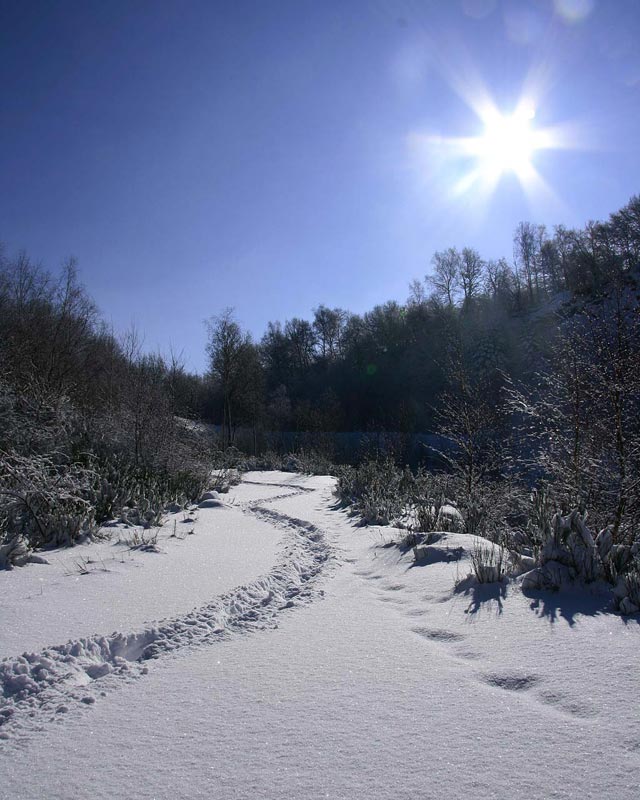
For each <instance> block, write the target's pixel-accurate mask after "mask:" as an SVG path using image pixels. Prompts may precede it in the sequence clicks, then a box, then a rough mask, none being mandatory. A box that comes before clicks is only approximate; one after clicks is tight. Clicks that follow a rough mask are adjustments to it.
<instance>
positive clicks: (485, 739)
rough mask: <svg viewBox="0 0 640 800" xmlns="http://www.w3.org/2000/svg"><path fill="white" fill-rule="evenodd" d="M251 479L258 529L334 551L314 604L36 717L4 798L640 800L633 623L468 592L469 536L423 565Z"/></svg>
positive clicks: (319, 484)
mask: <svg viewBox="0 0 640 800" xmlns="http://www.w3.org/2000/svg"><path fill="white" fill-rule="evenodd" d="M250 480H251V481H255V482H256V483H260V482H263V483H264V484H265V486H264V487H260V486H256V485H254V484H252V483H246V484H245V485H241V486H240V487H237V489H236V490H235V497H236V502H237V504H238V506H239V507H241V508H242V509H245V510H246V511H247V512H248V516H247V519H248V520H250V521H251V523H254V521H255V520H256V516H257V515H259V516H260V518H261V524H263V525H267V524H268V525H276V526H278V530H282V531H283V534H284V535H285V548H286V547H288V546H293V543H297V544H298V545H300V543H301V542H308V544H304V545H302V546H303V548H304V550H305V554H306V555H305V556H304V557H305V558H307V557H310V558H311V563H312V564H313V558H312V557H311V556H310V555H309V553H312V552H313V548H314V547H315V546H316V545H318V546H322V548H323V554H325V555H327V554H329V558H328V559H325V560H323V561H322V563H321V564H320V566H319V569H318V571H317V572H316V573H315V575H313V576H311V577H310V579H309V584H308V585H309V586H311V587H312V591H311V594H310V596H309V597H308V598H306V599H307V601H308V600H312V599H313V600H315V602H303V603H300V604H299V607H298V609H297V610H296V611H295V613H289V611H288V609H278V608H276V607H275V604H274V605H273V607H272V604H271V603H267V604H266V606H265V608H266V609H267V612H266V613H265V617H264V618H262V617H261V615H262V612H263V610H264V609H263V608H262V607H261V606H259V595H256V596H255V597H254V599H253V601H252V602H255V601H257V605H255V606H254V610H255V611H256V612H257V614H258V617H259V618H260V619H259V621H258V620H254V622H257V624H256V625H253V624H250V626H249V627H250V628H251V630H253V631H254V633H253V635H251V636H236V635H234V634H233V633H229V634H226V635H221V636H217V637H216V636H213V637H211V638H206V637H205V638H206V641H207V642H208V643H210V646H205V647H202V646H198V647H191V646H185V647H179V648H178V649H176V650H173V651H172V652H171V653H166V654H165V652H164V651H163V652H162V653H161V656H162V657H159V658H157V659H152V660H150V661H147V662H145V663H144V664H141V665H138V666H141V668H144V667H148V669H149V672H148V674H146V675H145V676H144V677H141V678H140V679H139V680H135V681H126V680H122V678H120V677H118V676H117V675H108V676H106V677H104V678H100V679H97V680H94V681H91V684H90V686H89V688H88V689H87V692H88V694H87V697H90V698H93V699H96V700H97V702H95V703H94V704H90V705H86V706H83V705H82V703H81V702H78V703H75V704H74V702H73V701H69V710H70V711H72V712H73V713H69V714H67V715H64V716H63V718H61V717H60V715H57V717H56V720H53V721H52V719H51V718H50V717H47V716H46V715H43V714H41V713H40V712H37V713H36V719H37V720H38V724H39V725H40V726H41V728H42V730H41V731H38V732H35V731H34V730H33V728H30V729H29V730H28V736H26V738H25V739H24V740H23V741H22V743H21V746H20V749H19V751H18V750H17V749H16V747H15V744H16V743H18V740H17V739H10V740H8V741H7V742H6V743H5V753H4V754H0V759H3V755H6V759H5V760H0V771H1V772H2V773H3V781H2V782H0V797H1V798H6V799H7V800H8V799H9V798H11V800H14V799H15V800H35V798H40V797H42V796H47V797H48V798H52V800H53V799H54V798H58V800H63V799H64V800H67V799H70V798H78V797H91V798H96V799H97V800H99V799H101V798H104V799H105V800H106V798H113V797H132V798H141V799H142V798H144V799H145V800H146V799H148V800H151V798H156V800H161V799H162V800H164V799H165V798H166V800H169V799H170V798H171V800H173V798H184V800H187V798H189V799H190V798H197V797H206V798H213V799H214V800H249V798H251V800H255V799H257V798H268V800H292V799H293V798H296V800H315V799H316V798H326V797H330V798H343V799H344V800H347V799H348V800H352V799H353V798H367V799H368V798H379V800H392V799H393V800H404V799H405V798H406V800H409V798H411V800H415V798H433V800H436V799H437V800H440V798H442V797H452V798H457V797H471V798H474V799H475V798H479V799H481V800H488V799H489V798H501V799H502V800H511V798H526V799H527V800H546V798H552V797H553V798H562V799H563V800H565V799H568V798H576V797H579V798H585V799H589V800H596V798H597V799H598V800H600V798H603V797H615V798H616V800H618V799H619V800H635V798H637V797H638V796H639V792H640V786H639V777H638V776H639V775H640V715H639V714H638V707H637V697H638V696H640V675H639V671H638V668H637V654H638V646H639V645H640V626H639V625H638V623H637V621H636V620H623V619H621V618H620V617H618V616H615V615H611V614H608V613H604V612H603V603H602V601H601V599H600V598H598V597H597V596H589V595H585V594H584V593H575V594H571V593H566V594H558V595H544V594H540V595H538V596H536V597H525V596H523V595H522V594H521V593H520V592H519V591H518V589H517V587H514V586H511V585H510V586H509V587H501V586H485V587H473V586H471V585H469V584H468V583H465V582H464V581H459V580H458V589H457V590H456V589H455V588H454V583H455V582H456V579H460V578H461V577H464V575H465V574H466V571H467V569H468V555H467V550H466V547H468V540H467V539H466V537H462V536H459V535H451V536H449V537H447V539H446V540H443V541H442V542H441V543H439V544H438V546H441V547H442V548H443V553H442V558H441V560H436V561H434V563H430V564H428V565H425V566H415V565H414V564H413V563H412V559H411V556H410V554H404V555H402V554H400V553H399V552H398V550H397V549H395V548H386V547H384V544H385V543H386V541H387V540H388V539H389V538H390V536H391V535H392V532H391V531H389V530H388V529H382V528H357V527H355V524H354V522H353V520H350V519H349V518H348V516H347V515H346V514H345V513H344V512H339V511H336V510H334V509H333V508H332V507H333V506H334V505H335V501H334V500H333V498H332V496H331V489H332V481H331V480H330V479H322V478H301V477H300V476H296V477H291V476H285V475H283V474H281V473H272V474H265V475H252V476H250ZM269 483H270V484H278V485H275V486H267V485H266V484H269ZM293 483H298V484H299V487H304V488H305V489H308V490H310V491H304V492H303V491H302V490H301V488H300V489H299V488H296V487H294V486H293V485H292V484H293ZM262 493H264V494H263V496H267V495H268V496H269V498H270V499H268V500H267V501H263V500H261V499H260V498H261V494H262ZM282 495H285V496H282ZM225 513H227V512H225ZM229 513H230V512H229ZM283 526H285V527H283ZM285 530H286V533H285ZM465 546H466V547H465ZM461 547H462V548H463V551H462V553H460V550H459V548H461ZM307 548H309V552H307ZM451 554H454V556H455V558H458V556H461V557H460V558H459V560H451ZM284 562H285V559H283V560H282V563H283V564H284ZM329 563H330V564H331V565H332V566H331V568H330V569H327V566H328V564H329ZM263 597H264V595H263ZM283 599H284V598H283ZM281 605H285V603H282V604H281ZM269 613H270V614H271V616H269ZM263 623H264V624H263ZM261 628H262V629H261ZM241 630H246V628H243V627H241ZM168 638H169V639H171V638H172V636H169V637H168ZM74 691H75V690H71V691H69V690H67V689H64V690H63V694H65V693H66V694H65V696H66V697H69V696H71V695H73V692H74ZM82 691H85V688H84V687H83V690H82ZM103 693H104V695H105V696H103ZM80 694H81V693H80ZM78 696H79V695H78ZM81 699H82V698H81V697H80V700H81ZM23 731H25V732H27V728H23ZM0 747H1V743H0ZM45 787H46V788H45Z"/></svg>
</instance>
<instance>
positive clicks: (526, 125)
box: [473, 108, 538, 177]
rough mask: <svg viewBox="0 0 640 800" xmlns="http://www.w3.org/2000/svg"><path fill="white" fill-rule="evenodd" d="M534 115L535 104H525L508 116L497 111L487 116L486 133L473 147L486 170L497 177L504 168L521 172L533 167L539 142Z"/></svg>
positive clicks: (505, 170) (508, 170) (507, 170)
mask: <svg viewBox="0 0 640 800" xmlns="http://www.w3.org/2000/svg"><path fill="white" fill-rule="evenodd" d="M534 116H535V112H534V110H533V108H523V109H518V110H517V111H515V112H514V113H513V114H511V115H509V116H505V115H502V114H500V113H495V114H493V115H491V117H490V118H488V119H486V120H485V129H484V133H483V135H482V136H480V137H478V138H477V139H476V140H475V141H474V148H473V149H474V150H475V155H476V156H477V158H478V160H479V161H480V165H481V167H482V168H483V170H486V171H487V172H490V173H492V174H494V175H496V176H497V177H498V176H500V175H502V174H503V173H504V172H515V173H516V174H517V175H522V174H523V173H525V172H526V171H527V170H528V169H529V168H530V166H531V158H532V156H533V153H534V151H535V150H536V149H537V146H538V142H537V141H536V132H535V131H534V130H533V128H532V120H533V117H534Z"/></svg>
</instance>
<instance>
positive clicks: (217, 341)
mask: <svg viewBox="0 0 640 800" xmlns="http://www.w3.org/2000/svg"><path fill="white" fill-rule="evenodd" d="M207 328H208V332H209V340H208V342H207V354H208V355H209V364H210V371H211V375H212V376H213V377H214V378H215V379H216V380H218V382H219V383H220V387H221V390H222V443H223V447H224V448H226V447H228V446H229V445H230V444H232V442H233V430H234V427H235V420H234V413H235V404H236V401H237V400H238V398H239V395H240V392H241V388H242V384H243V367H244V365H245V360H244V354H245V351H246V350H247V348H249V347H251V337H250V336H249V334H247V333H243V332H242V330H241V328H240V326H239V325H238V323H237V322H236V321H235V319H234V317H233V309H232V308H227V309H225V310H224V311H223V312H222V314H219V315H218V316H215V317H212V318H211V319H210V320H209V321H208V322H207Z"/></svg>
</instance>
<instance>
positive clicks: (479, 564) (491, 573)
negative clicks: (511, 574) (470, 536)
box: [471, 539, 506, 583]
mask: <svg viewBox="0 0 640 800" xmlns="http://www.w3.org/2000/svg"><path fill="white" fill-rule="evenodd" d="M471 565H472V567H473V574H474V575H475V576H476V579H477V581H478V583H496V582H498V581H501V580H502V579H503V578H504V576H505V574H506V570H505V549H504V547H502V546H501V545H495V544H492V543H490V542H483V541H482V540H480V539H476V540H475V542H474V545H473V549H472V551H471Z"/></svg>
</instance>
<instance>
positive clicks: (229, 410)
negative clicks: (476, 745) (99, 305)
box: [0, 197, 640, 552]
mask: <svg viewBox="0 0 640 800" xmlns="http://www.w3.org/2000/svg"><path fill="white" fill-rule="evenodd" d="M639 253H640V200H639V199H638V198H637V197H634V198H632V199H631V200H630V202H629V203H628V204H627V205H626V206H625V207H624V208H623V209H621V210H620V211H619V212H617V213H615V214H612V215H611V217H610V219H609V220H608V221H606V222H603V223H589V224H588V225H587V226H586V227H585V228H584V229H583V230H576V231H570V230H567V229H565V228H563V227H561V226H558V227H557V228H556V229H555V230H554V232H553V233H552V234H549V233H548V232H547V231H546V229H545V228H544V227H541V226H537V225H533V224H531V223H521V224H520V225H519V226H518V228H517V230H516V232H515V235H514V254H513V261H512V263H511V264H509V262H508V261H507V260H506V259H500V260H497V261H495V260H494V261H491V260H490V261H485V260H484V259H483V258H482V257H481V255H480V254H479V253H478V252H477V251H476V250H474V249H473V248H470V247H465V248H462V249H461V250H458V249H456V248H453V247H450V248H448V249H444V250H441V251H438V252H437V253H436V254H435V255H434V257H433V260H432V267H433V270H432V272H431V273H430V274H429V275H427V276H426V278H425V279H424V280H422V281H421V280H417V281H414V283H413V284H412V288H411V297H410V298H409V300H408V302H407V303H406V304H400V303H398V302H388V303H385V304H383V305H380V306H377V307H375V308H373V309H372V310H371V311H369V312H367V313H365V314H363V315H361V316H359V315H355V314H351V313H349V312H347V311H345V310H343V309H340V308H330V307H328V306H325V305H320V306H318V307H317V308H316V309H315V310H314V312H313V318H312V319H311V320H305V319H303V318H298V317H295V318H293V319H290V320H286V321H285V322H284V324H282V323H280V322H273V323H270V324H269V326H268V329H267V331H266V333H265V334H264V335H263V337H262V338H261V340H260V341H259V342H255V341H254V340H253V339H252V337H251V336H250V334H249V333H248V332H247V331H244V330H242V328H241V326H240V324H239V323H238V321H237V320H236V318H235V316H234V312H233V310H232V309H227V310H225V311H223V312H222V313H220V314H219V315H218V316H214V317H212V318H211V319H210V321H209V322H208V323H207V324H208V335H209V338H208V345H207V354H208V357H209V369H208V372H207V374H206V375H205V376H197V375H192V374H190V373H188V372H187V371H186V370H185V369H184V368H183V367H182V366H181V364H180V362H179V359H177V358H175V357H173V356H172V357H171V358H169V359H165V358H163V357H162V356H160V355H154V354H150V353H148V352H145V350H144V346H143V341H142V340H141V338H140V337H139V336H138V335H137V334H136V332H135V331H132V332H130V333H129V334H127V335H125V336H124V337H121V338H118V337H116V336H115V335H114V334H113V332H111V331H109V330H108V329H107V328H106V326H105V325H104V323H102V322H101V320H100V316H99V314H98V311H97V309H96V307H95V305H94V304H93V302H92V300H91V298H89V297H88V295H87V294H86V292H85V291H84V289H83V288H82V285H81V284H80V283H79V280H78V276H77V268H76V265H75V263H74V262H73V261H70V262H69V263H67V264H66V265H65V267H64V269H63V270H62V272H61V274H60V276H59V277H54V276H52V275H50V274H48V273H46V272H45V271H44V270H42V269H41V268H40V267H37V266H36V265H34V264H32V263H31V262H30V261H29V259H28V257H27V256H26V255H24V254H18V255H17V256H15V257H9V256H8V255H6V254H3V256H2V262H1V264H0V312H1V313H0V358H1V363H2V370H1V373H0V379H1V382H2V383H1V387H2V428H1V430H0V446H1V447H2V452H3V456H2V457H3V459H4V462H3V463H4V470H3V477H2V481H3V485H2V491H3V492H4V493H3V495H2V497H3V498H4V499H3V500H2V507H3V509H4V512H3V513H4V523H3V525H4V528H3V536H4V540H5V544H7V542H8V541H9V540H10V541H11V542H14V545H15V542H16V541H17V539H16V537H18V536H19V535H21V531H23V532H25V531H31V530H32V528H33V525H34V524H36V522H37V523H38V524H37V525H36V527H38V525H39V524H40V521H41V520H40V519H39V518H38V519H36V517H37V514H36V513H35V508H36V505H37V504H40V507H42V508H45V507H47V508H48V507H49V505H51V504H53V505H55V498H54V495H51V494H49V492H50V491H52V488H51V487H52V485H53V484H55V482H56V481H59V480H61V481H63V482H64V480H66V477H65V476H67V475H69V474H74V475H77V476H79V475H80V474H81V473H80V472H78V470H79V469H80V468H81V469H82V470H85V472H83V473H82V476H83V477H82V480H80V478H78V481H79V483H78V487H79V488H78V498H80V499H81V500H82V502H83V503H86V504H88V505H87V508H91V511H90V513H87V514H86V515H85V517H83V516H82V514H81V513H80V511H79V510H78V509H80V506H81V505H82V503H80V505H78V506H77V508H76V507H74V508H76V511H77V515H79V516H78V518H77V519H75V518H74V519H75V521H73V523H69V524H71V527H72V528H73V530H74V531H75V533H74V534H73V535H71V537H70V538H71V540H73V539H74V537H78V536H82V535H86V534H87V533H89V532H90V531H92V530H93V529H94V528H95V526H96V525H97V524H99V522H100V521H101V519H102V518H103V516H104V514H105V513H106V512H107V510H108V511H109V513H115V512H117V511H118V509H119V508H121V507H124V506H128V505H131V504H135V503H138V504H139V503H141V502H144V504H145V508H146V510H147V511H149V513H150V514H151V510H150V506H152V505H154V504H155V506H157V507H159V506H160V505H161V504H162V503H163V502H167V501H168V498H169V496H172V497H173V496H175V497H178V496H188V495H189V494H190V493H193V492H197V488H198V487H199V486H200V485H201V483H202V481H204V480H205V477H204V476H205V475H206V473H207V469H208V468H210V465H211V463H212V460H215V459H218V460H219V459H220V458H223V457H222V456H221V455H220V453H221V452H225V453H227V455H226V456H224V458H227V459H228V458H232V457H233V458H237V456H232V455H231V453H232V450H233V448H232V446H236V447H240V448H241V449H244V450H245V451H246V453H247V454H250V455H252V456H253V457H256V456H260V455H261V454H262V453H263V452H264V451H265V450H266V449H269V448H271V449H276V450H280V452H281V453H284V452H286V451H288V450H291V449H295V448H296V447H298V448H300V447H303V448H308V447H309V446H310V445H314V446H315V447H316V448H318V447H319V448H321V449H322V451H323V453H324V456H325V458H327V457H328V458H329V459H332V460H333V461H340V460H342V461H352V462H353V461H357V460H358V459H361V458H364V457H366V455H367V453H369V454H370V453H371V452H372V451H371V448H370V447H369V444H368V442H370V441H371V437H372V435H375V436H376V437H377V439H376V447H375V453H377V454H384V451H385V448H387V451H388V452H387V455H389V456H390V457H392V458H394V459H396V461H397V463H398V464H399V465H403V464H405V463H411V465H412V467H413V468H414V469H415V468H417V467H418V466H419V465H420V464H428V465H430V466H431V467H433V466H436V468H437V469H439V470H442V469H444V468H446V467H447V464H448V465H449V467H451V468H452V471H453V475H454V476H455V475H458V476H459V477H460V484H459V489H458V490H457V491H458V502H459V505H460V507H461V508H466V509H468V510H469V514H472V510H473V514H476V515H477V513H478V507H479V506H482V507H484V508H489V507H491V508H492V509H493V511H494V512H496V509H497V508H500V509H502V511H501V512H500V513H503V512H504V513H503V517H504V519H503V521H502V522H500V523H499V522H496V515H495V513H493V517H492V518H491V519H492V520H493V522H492V524H495V525H497V526H498V527H509V525H510V524H512V525H514V524H516V522H517V520H518V519H521V518H522V515H523V514H525V513H526V511H525V509H524V505H526V503H525V501H524V500H522V499H521V500H519V501H517V502H515V501H514V502H513V503H511V501H509V502H506V501H505V502H504V503H498V502H494V501H492V502H491V503H487V502H486V497H485V498H484V499H483V498H482V497H481V495H483V493H484V495H486V496H489V495H490V496H491V497H493V498H494V500H495V498H496V497H498V496H502V497H503V498H504V497H506V496H507V495H508V496H509V497H511V495H510V494H509V492H507V491H506V489H505V490H504V491H502V493H501V492H500V487H503V489H504V487H507V486H509V487H512V486H513V485H514V484H516V483H517V484H519V485H520V486H521V488H522V491H523V492H524V493H525V495H526V493H527V492H528V491H529V489H531V488H532V487H534V486H540V485H542V484H544V486H545V487H546V488H545V491H546V492H547V493H552V494H553V497H554V503H556V504H557V507H558V508H559V509H560V510H561V511H562V512H563V513H569V512H570V511H571V509H573V508H582V509H585V508H588V509H589V513H590V520H591V521H592V523H593V524H594V525H595V527H596V528H597V529H598V530H600V529H604V528H605V527H607V526H610V529H611V534H612V537H613V540H614V541H615V542H616V543H625V544H629V543H630V541H631V539H632V538H633V534H632V531H633V530H635V529H636V528H637V525H638V524H639V523H640V503H639V501H638V482H637V474H638V469H639V466H640V464H639V459H640V455H639V454H640V433H639V428H638V418H639V416H640V415H639V405H638V404H639V396H640V377H639V367H638V364H639V361H640V359H639V358H638V352H639V350H638V344H639V336H640V333H639V331H640V325H639V322H638V314H639V312H638V283H637V281H638V255H639ZM185 420H192V422H191V423H187V422H185ZM198 421H201V422H206V423H214V424H216V425H218V426H219V430H220V435H219V437H218V444H217V445H214V443H213V442H212V441H209V440H207V439H206V437H205V438H203V437H202V435H201V434H197V435H196V433H195V431H196V430H200V431H202V430H205V428H202V427H201V428H197V424H196V423H197V422H198ZM354 432H359V433H357V434H354ZM383 434H384V435H386V438H385V439H384V442H386V443H387V444H384V445H383V446H382V448H381V445H380V443H381V441H382V440H381V439H380V436H381V435H383ZM419 434H421V435H427V437H429V436H430V437H431V440H428V441H427V446H425V443H424V441H423V440H421V439H420V438H419V436H418V435H419ZM434 436H440V439H439V440H438V441H437V442H436V440H435V439H434V438H433V437H434ZM340 437H342V438H340ZM391 442H393V447H392V449H389V448H388V447H387V445H388V444H389V443H391ZM340 443H342V444H340ZM216 447H218V450H216V449H215V448H216ZM25 459H26V461H25ZM30 459H31V461H29V460H30ZM43 459H44V461H42V460H43ZM38 460H40V461H38ZM45 462H46V468H40V467H39V466H38V464H45ZM324 463H326V462H324ZM20 465H23V467H24V470H25V472H24V481H23V483H24V486H22V488H21V480H22V479H21V477H20V469H21V467H20ZM207 465H208V466H207ZM74 470H76V472H73V471H74ZM37 475H40V476H41V484H42V485H41V486H40V488H39V489H38V488H37V486H36V484H34V480H35V476H37ZM125 475H128V476H129V478H127V480H129V482H130V484H131V485H130V486H129V488H128V489H127V488H126V487H125V486H124V485H121V483H122V481H123V480H124V478H123V477H122V476H125ZM118 476H119V477H118ZM119 481H120V483H119ZM36 483H37V481H36ZM161 487H162V488H161ZM509 491H510V490H509ZM38 492H39V494H38ZM145 493H146V495H148V496H146V497H145V498H144V501H143V497H144V496H145ZM487 493H488V495H487ZM36 496H37V503H36V499H35V498H36ZM151 496H153V498H155V499H154V500H153V501H151V500H150V499H149V498H150V497H151ZM523 496H524V495H523ZM510 503H511V505H510ZM48 504H49V505H48ZM518 504H519V505H518ZM516 506H518V507H517V508H516ZM47 513H49V512H47ZM74 513H75V512H74ZM496 513H497V512H496ZM507 516H508V517H509V520H507V519H506V517H507ZM65 535H66V534H65ZM29 536H31V534H28V535H27V538H29ZM32 538H33V541H34V542H38V544H39V545H41V544H42V542H43V541H45V542H46V541H47V540H48V535H47V536H44V537H43V534H42V531H41V530H40V531H39V533H38V536H35V534H34V535H33V537H32ZM63 538H64V537H63ZM6 552H9V551H8V550H6Z"/></svg>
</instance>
